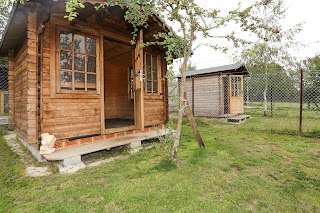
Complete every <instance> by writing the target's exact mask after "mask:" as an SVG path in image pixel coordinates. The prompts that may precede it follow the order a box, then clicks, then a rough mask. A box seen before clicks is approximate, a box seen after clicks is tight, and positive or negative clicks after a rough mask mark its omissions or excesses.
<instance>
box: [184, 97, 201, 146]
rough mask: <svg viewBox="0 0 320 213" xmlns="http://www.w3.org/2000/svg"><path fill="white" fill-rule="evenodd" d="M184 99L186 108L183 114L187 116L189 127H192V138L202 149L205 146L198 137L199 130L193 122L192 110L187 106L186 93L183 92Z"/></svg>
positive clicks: (199, 136)
mask: <svg viewBox="0 0 320 213" xmlns="http://www.w3.org/2000/svg"><path fill="white" fill-rule="evenodd" d="M184 99H185V104H186V106H185V112H186V114H187V118H188V121H189V123H190V125H191V127H192V130H193V134H194V136H195V137H196V140H197V142H198V144H199V146H200V148H203V147H205V146H206V145H205V143H204V142H203V140H202V137H201V135H200V133H199V130H198V127H197V124H196V121H195V119H194V117H193V114H192V109H191V107H190V104H189V101H188V97H187V92H184Z"/></svg>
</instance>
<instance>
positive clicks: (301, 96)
mask: <svg viewBox="0 0 320 213" xmlns="http://www.w3.org/2000/svg"><path fill="white" fill-rule="evenodd" d="M302 109H303V70H302V68H300V123H299V133H300V134H301V133H302Z"/></svg>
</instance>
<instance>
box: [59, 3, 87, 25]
mask: <svg viewBox="0 0 320 213" xmlns="http://www.w3.org/2000/svg"><path fill="white" fill-rule="evenodd" d="M84 7H85V6H84V5H83V4H82V3H80V2H78V0H70V1H69V2H66V12H67V13H69V15H66V16H64V17H65V18H67V19H68V21H73V20H74V19H75V18H77V17H78V15H79V13H78V12H76V10H77V9H81V8H84Z"/></svg>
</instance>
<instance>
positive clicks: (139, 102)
mask: <svg viewBox="0 0 320 213" xmlns="http://www.w3.org/2000/svg"><path fill="white" fill-rule="evenodd" d="M142 43H143V31H142V30H140V32H139V37H138V40H137V44H136V47H135V51H134V53H135V54H134V70H135V78H134V79H135V80H134V83H135V95H134V111H135V125H136V127H137V128H138V129H140V130H142V131H143V130H144V101H143V97H144V96H143V79H142V77H143V48H142V47H141V44H142Z"/></svg>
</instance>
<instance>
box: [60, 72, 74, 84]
mask: <svg viewBox="0 0 320 213" xmlns="http://www.w3.org/2000/svg"><path fill="white" fill-rule="evenodd" d="M60 82H61V83H71V82H72V72H68V71H60Z"/></svg>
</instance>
